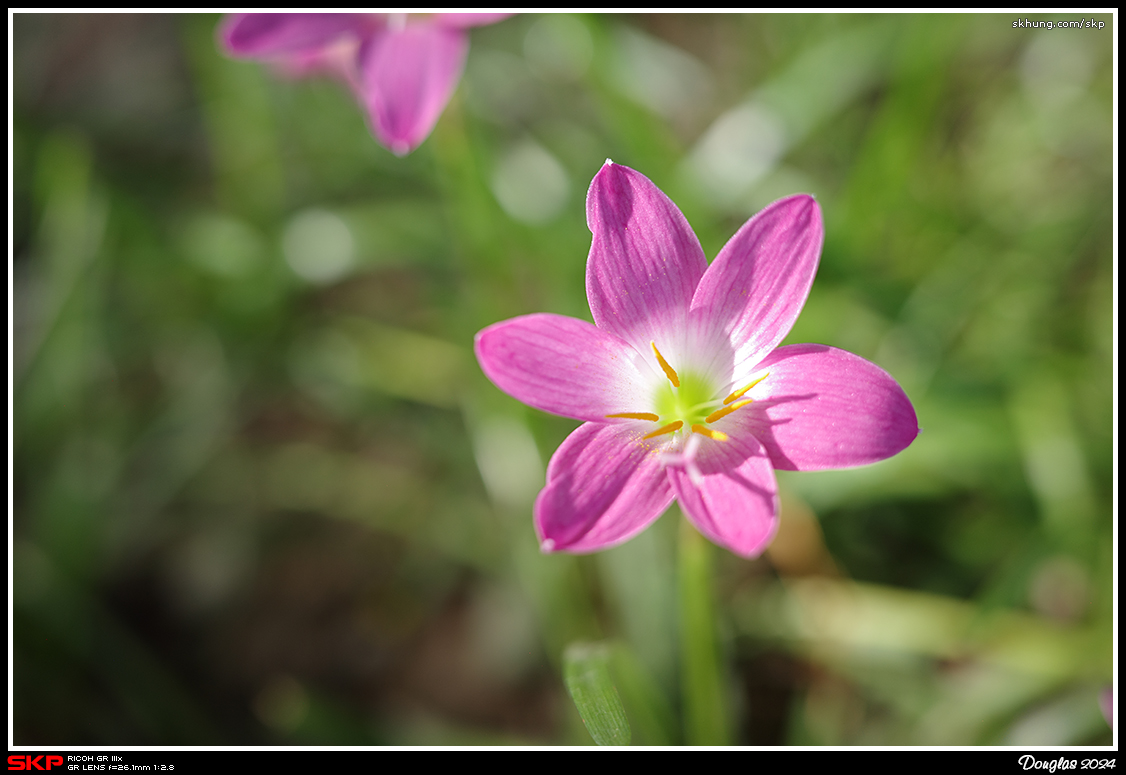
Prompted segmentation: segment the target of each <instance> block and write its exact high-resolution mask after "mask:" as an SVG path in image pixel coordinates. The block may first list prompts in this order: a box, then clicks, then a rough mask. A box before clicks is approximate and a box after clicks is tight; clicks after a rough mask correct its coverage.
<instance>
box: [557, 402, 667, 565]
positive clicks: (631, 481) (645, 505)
mask: <svg viewBox="0 0 1126 775" xmlns="http://www.w3.org/2000/svg"><path fill="white" fill-rule="evenodd" d="M649 429H650V427H649V424H647V423H641V422H632V423H626V424H620V425H605V424H602V423H586V424H584V425H581V426H579V428H578V429H577V430H576V431H575V432H574V433H572V434H571V435H570V436H568V437H567V439H566V440H565V441H564V442H563V443H562V444H561V445H560V446H559V449H557V450H556V451H555V455H553V456H552V458H551V463H549V464H548V467H547V486H546V487H544V489H543V491H542V492H540V494H539V497H537V498H536V506H535V519H536V530H537V532H538V533H539V536H540V542H541V544H542V546H543V549H544V551H568V552H593V551H598V550H599V549H608V548H609V547H611V546H614V545H616V544H620V543H622V542H623V541H627V540H629V539H630V538H632V537H633V536H635V535H637V534H638V533H640V532H641V531H642V530H644V529H645V528H647V527H648V526H649V525H650V524H651V523H652V522H653V521H654V520H655V519H657V517H659V516H661V514H662V513H663V512H664V510H665V509H666V508H668V505H669V503H671V502H672V497H673V495H672V488H671V487H670V486H669V481H668V477H667V476H666V475H665V470H664V466H663V465H662V463H661V461H660V449H661V448H662V447H663V446H665V445H666V444H667V443H666V442H661V441H660V440H657V439H650V440H643V439H642V438H641V437H642V436H644V435H645V432H646V431H648V430H649Z"/></svg>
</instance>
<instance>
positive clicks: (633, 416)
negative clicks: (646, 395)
mask: <svg viewBox="0 0 1126 775" xmlns="http://www.w3.org/2000/svg"><path fill="white" fill-rule="evenodd" d="M606 417H607V418H611V417H621V418H622V419H623V420H650V421H652V422H657V420H659V419H661V418H660V417H658V416H657V415H655V414H653V413H652V412H619V413H618V414H608V415H606Z"/></svg>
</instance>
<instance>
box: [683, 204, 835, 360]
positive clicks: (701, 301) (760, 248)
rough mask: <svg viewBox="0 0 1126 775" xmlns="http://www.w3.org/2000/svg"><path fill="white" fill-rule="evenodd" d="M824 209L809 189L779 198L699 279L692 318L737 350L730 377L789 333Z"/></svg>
mask: <svg viewBox="0 0 1126 775" xmlns="http://www.w3.org/2000/svg"><path fill="white" fill-rule="evenodd" d="M824 234H825V233H824V227H823V225H822V222H821V208H820V207H818V206H817V202H816V201H814V199H813V197H811V196H809V195H807V194H800V195H798V196H791V197H788V198H786V199H781V200H779V201H777V202H775V203H774V204H772V205H770V206H768V207H767V208H766V209H764V210H763V211H762V212H760V213H758V214H757V215H755V216H754V217H753V218H751V219H750V220H749V221H747V222H746V223H745V224H743V227H742V228H741V229H739V231H738V232H736V233H735V236H734V237H732V238H731V239H730V240H728V242H727V244H726V245H724V247H723V250H721V251H720V252H719V255H718V256H717V257H716V260H715V261H714V262H712V265H711V266H710V267H709V268H708V271H707V273H706V274H705V275H704V278H703V279H702V280H701V281H700V286H699V288H697V289H696V295H695V297H694V298H693V299H692V313H693V317H694V318H697V317H699V318H700V319H703V320H705V321H709V323H710V325H709V327H710V328H711V329H712V331H713V333H714V334H715V335H716V336H715V337H714V338H715V340H716V341H719V340H721V339H724V340H726V341H727V342H729V343H730V345H731V346H732V347H733V348H734V349H735V353H734V358H735V360H734V375H735V376H734V378H735V379H736V380H740V379H742V377H743V376H745V375H746V374H747V370H748V369H751V368H755V367H756V364H757V363H758V362H759V360H761V359H762V358H763V356H765V355H766V354H767V353H769V352H770V351H771V350H773V349H774V348H775V347H776V346H777V345H778V343H779V342H781V341H782V340H783V339H784V338H785V337H786V334H788V333H789V332H790V328H791V327H793V325H794V321H795V320H797V318H798V315H799V314H800V313H801V310H802V307H803V306H804V305H805V300H806V297H807V296H809V288H810V286H811V285H812V284H813V276H814V274H816V272H817V261H818V259H819V258H820V256H821V243H822V242H823V241H824Z"/></svg>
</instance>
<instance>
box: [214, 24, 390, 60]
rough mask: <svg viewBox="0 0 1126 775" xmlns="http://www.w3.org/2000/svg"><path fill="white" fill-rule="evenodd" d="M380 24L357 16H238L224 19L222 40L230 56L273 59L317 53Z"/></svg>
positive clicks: (220, 32) (221, 32)
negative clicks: (351, 35) (337, 41)
mask: <svg viewBox="0 0 1126 775" xmlns="http://www.w3.org/2000/svg"><path fill="white" fill-rule="evenodd" d="M378 24H379V22H378V21H376V20H374V19H371V18H368V17H367V16H366V15H365V14H355V13H236V14H231V15H230V16H227V17H226V18H225V19H223V22H222V24H221V25H220V27H219V40H220V41H221V42H222V44H223V48H224V49H225V51H226V52H227V53H228V54H230V55H231V56H236V57H250V58H256V59H257V58H261V59H272V58H277V57H288V56H292V55H296V54H306V53H310V52H313V51H316V50H317V49H320V48H323V47H324V46H327V45H329V44H331V43H332V42H334V41H335V40H336V39H337V38H339V37H341V36H342V35H347V34H355V35H356V36H362V35H364V34H366V33H368V32H371V31H372V30H374V29H375V28H376V27H377V26H378Z"/></svg>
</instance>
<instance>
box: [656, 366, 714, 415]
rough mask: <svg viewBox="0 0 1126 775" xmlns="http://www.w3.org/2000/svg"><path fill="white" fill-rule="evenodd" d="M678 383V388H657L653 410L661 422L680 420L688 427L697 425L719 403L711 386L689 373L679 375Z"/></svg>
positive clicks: (667, 386)
mask: <svg viewBox="0 0 1126 775" xmlns="http://www.w3.org/2000/svg"><path fill="white" fill-rule="evenodd" d="M679 382H680V387H673V386H672V384H671V383H666V384H664V385H661V386H660V387H659V388H657V393H656V395H655V396H653V408H654V409H655V410H656V412H657V415H658V416H659V417H660V418H661V421H662V422H666V423H667V422H672V421H673V420H680V421H682V422H683V423H684V424H685V425H688V426H692V425H699V424H700V423H702V422H704V420H705V418H707V416H708V415H709V414H711V413H712V412H713V411H714V410H715V409H716V407H718V406H719V405H720V403H721V402H720V401H719V400H717V399H716V398H715V390H714V389H713V388H712V386H711V385H710V384H708V382H707V381H706V380H704V379H703V378H702V377H700V376H698V375H696V374H693V373H692V372H690V371H689V372H685V373H683V374H680V375H679Z"/></svg>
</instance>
